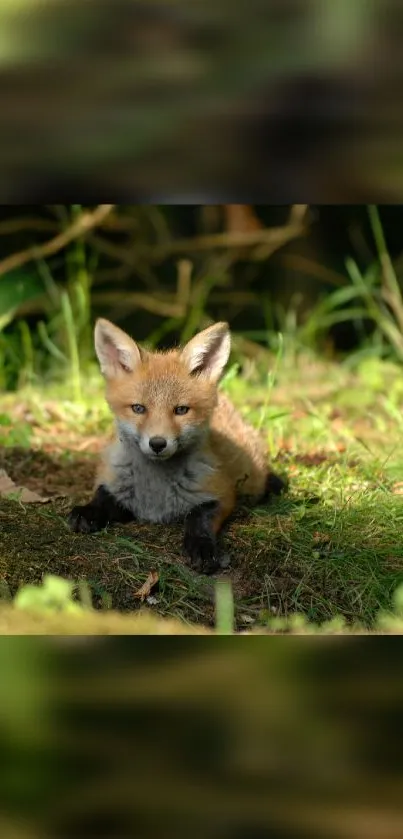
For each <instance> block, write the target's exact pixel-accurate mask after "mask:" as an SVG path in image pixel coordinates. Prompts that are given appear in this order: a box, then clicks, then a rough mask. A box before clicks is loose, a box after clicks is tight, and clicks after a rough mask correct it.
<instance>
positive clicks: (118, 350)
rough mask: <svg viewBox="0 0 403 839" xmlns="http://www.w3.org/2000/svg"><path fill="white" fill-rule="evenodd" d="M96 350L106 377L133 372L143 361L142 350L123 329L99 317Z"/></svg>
mask: <svg viewBox="0 0 403 839" xmlns="http://www.w3.org/2000/svg"><path fill="white" fill-rule="evenodd" d="M94 339H95V352H96V354H97V356H98V361H99V364H100V366H101V371H102V373H103V375H104V376H105V378H106V379H113V378H115V377H116V376H119V375H124V374H125V373H132V372H133V370H134V369H135V367H137V365H138V364H140V363H141V351H140V349H139V347H138V346H137V344H136V343H135V341H133V339H132V338H130V336H129V335H127V334H126V332H123V329H119V327H118V326H115V325H114V324H113V323H111V322H110V321H109V320H105V319H104V318H99V319H98V320H97V322H96V324H95V332H94Z"/></svg>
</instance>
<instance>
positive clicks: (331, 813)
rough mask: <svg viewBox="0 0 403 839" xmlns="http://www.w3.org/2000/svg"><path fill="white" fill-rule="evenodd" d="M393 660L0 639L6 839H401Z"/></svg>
mask: <svg viewBox="0 0 403 839" xmlns="http://www.w3.org/2000/svg"><path fill="white" fill-rule="evenodd" d="M20 619H21V616H20ZM101 619H102V616H98V621H101ZM119 619H120V620H121V621H122V624H123V621H124V618H123V616H122V617H120V618H119ZM46 620H47V621H49V625H50V618H47V619H46ZM66 620H67V619H66ZM77 620H79V619H78V618H77ZM107 620H108V616H106V617H105V625H106V623H107ZM135 620H137V623H138V625H140V624H141V618H137V619H135ZM154 623H155V624H156V623H157V621H154ZM21 625H22V624H21ZM70 625H71V618H70V619H69V626H70ZM400 662H401V654H400V645H399V644H392V643H389V644H388V645H387V648H386V647H385V641H384V639H383V640H381V639H377V638H372V639H368V638H367V639H362V638H349V642H348V643H347V642H346V639H345V638H344V637H343V638H334V637H333V638H331V639H330V638H327V639H326V638H320V639H317V638H304V639H297V638H289V639H287V641H286V640H285V639H284V638H280V637H272V638H271V639H270V643H268V639H267V638H265V639H264V638H262V637H260V638H259V637H252V636H249V637H248V638H247V639H246V638H245V639H243V640H242V639H238V640H237V641H236V640H235V639H234V638H231V637H223V636H222V637H218V638H215V641H214V643H213V644H212V643H211V638H200V637H199V638H194V637H192V638H183V637H182V638H177V639H176V640H175V643H173V639H172V638H171V639H169V641H168V639H167V638H166V639H165V640H164V639H151V638H149V639H148V640H147V643H145V641H144V639H141V641H139V642H136V640H135V639H134V638H124V637H121V638H119V639H117V638H108V637H102V638H94V637H83V636H80V637H77V638H71V637H70V638H69V637H67V636H65V637H61V636H59V637H53V638H51V639H50V638H49V639H29V638H19V639H16V638H14V639H3V642H2V643H1V644H0V668H1V673H2V679H1V681H0V693H1V695H2V696H5V698H6V700H5V702H2V703H1V712H2V713H1V715H0V751H1V756H2V761H1V769H2V771H1V782H2V784H1V805H2V806H1V815H0V827H1V828H2V832H3V835H4V836H7V837H11V839H14V837H15V839H17V837H18V838H19V839H39V837H41V839H43V837H60V839H62V837H63V839H64V837H65V839H67V837H69V838H70V837H72V836H74V837H77V839H81V837H84V836H85V837H98V839H99V837H103V839H112V838H113V839H115V837H119V839H126V837H127V839H129V837H133V836H142V837H147V836H152V837H153V839H159V837H164V839H171V837H172V839H181V837H182V836H183V837H188V836H189V835H191V836H192V837H195V839H202V837H203V839H204V837H211V839H263V837H268V836H269V837H270V836H273V837H274V836H275V837H276V839H286V837H287V839H290V837H296V839H306V837H310V836H313V835H314V836H317V837H320V838H321V837H324V839H326V837H334V839H358V837H365V839H380V837H382V839H383V837H388V839H399V837H400V836H401V783H402V760H401V749H400V739H399V737H398V736H397V733H398V731H399V730H400V726H401V722H402V703H401V698H402V675H401V666H400Z"/></svg>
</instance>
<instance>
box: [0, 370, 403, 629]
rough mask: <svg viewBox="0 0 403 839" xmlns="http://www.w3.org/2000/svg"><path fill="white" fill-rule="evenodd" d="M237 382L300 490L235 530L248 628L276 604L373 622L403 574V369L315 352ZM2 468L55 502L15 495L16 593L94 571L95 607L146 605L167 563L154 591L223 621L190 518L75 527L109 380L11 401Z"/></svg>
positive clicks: (176, 609) (1, 566)
mask: <svg viewBox="0 0 403 839" xmlns="http://www.w3.org/2000/svg"><path fill="white" fill-rule="evenodd" d="M226 388H227V391H228V392H229V395H230V396H231V397H232V398H233V400H234V402H235V403H236V404H237V405H238V406H239V407H240V409H241V411H242V413H243V414H244V415H245V416H246V417H247V418H248V419H249V420H250V421H252V422H253V423H254V424H255V425H257V426H259V427H260V429H261V432H262V434H263V435H264V436H265V437H266V439H267V443H268V447H269V451H270V453H271V457H272V461H273V464H274V467H275V469H276V470H277V471H279V472H280V473H282V474H285V475H286V476H287V477H288V480H289V491H288V493H287V494H286V495H284V496H283V497H281V498H279V499H275V500H273V501H272V502H271V503H270V504H269V505H268V506H266V507H262V508H259V509H255V510H247V509H239V510H238V511H237V512H236V514H235V516H234V517H233V519H232V521H231V522H230V523H229V525H228V527H227V529H226V532H225V534H224V536H223V540H224V542H225V546H226V549H227V550H228V552H229V553H230V555H231V557H232V562H231V567H230V569H229V570H228V571H226V572H224V573H223V574H222V575H221V576H222V578H225V579H229V580H230V581H231V583H232V587H233V595H234V607H235V621H236V627H237V628H238V629H249V628H254V627H256V628H258V627H261V626H265V625H266V624H267V622H268V620H270V619H271V618H273V616H276V617H282V616H285V617H287V616H290V615H292V614H294V613H296V612H298V613H302V614H304V615H305V616H306V617H307V618H308V619H309V620H311V621H314V622H315V623H321V622H322V621H326V620H329V619H331V618H333V617H334V616H336V615H341V616H343V617H344V618H345V619H346V620H347V622H348V623H349V624H350V625H354V624H356V623H357V622H358V623H360V624H362V625H363V626H365V627H371V625H372V624H373V621H374V618H375V616H376V614H377V613H378V612H379V610H381V609H388V608H389V607H390V604H391V598H392V594H393V592H394V591H395V589H396V588H397V587H398V585H399V584H400V583H401V582H402V581H403V496H402V495H401V494H400V491H401V489H402V487H403V484H402V485H400V481H403V450H402V445H401V444H402V439H403V412H402V411H401V409H402V407H403V377H402V375H401V371H400V369H398V368H395V367H394V366H393V365H389V364H386V363H381V362H378V361H371V362H366V363H365V364H363V365H362V366H361V367H360V368H359V369H358V370H356V371H355V372H351V371H349V370H348V369H346V368H344V367H343V366H342V365H340V364H331V363H324V362H318V361H317V360H315V359H314V358H311V357H308V356H304V357H300V358H292V359H291V358H289V359H287V357H286V358H285V361H284V362H283V363H282V365H281V369H280V370H279V372H278V376H277V382H276V383H275V386H274V387H273V388H272V387H271V386H270V383H269V382H266V381H263V380H262V378H261V377H259V376H257V374H256V373H253V372H252V373H249V374H248V375H246V376H244V377H232V378H231V377H229V379H228V381H227V384H226ZM0 423H1V424H0V444H1V443H2V444H3V445H2V448H1V449H0V468H1V467H2V468H5V469H6V470H7V472H8V474H9V475H10V476H11V477H12V478H13V480H14V481H15V482H16V483H17V484H18V485H24V486H26V487H28V488H30V489H34V490H36V491H38V492H40V493H41V494H43V495H51V496H54V500H52V501H50V502H49V503H47V504H26V505H22V504H21V503H20V502H18V501H15V500H8V499H5V498H3V499H1V502H0V575H1V578H2V580H3V585H4V584H6V587H8V590H9V592H10V593H11V595H14V594H15V593H16V591H17V590H18V589H19V588H20V587H21V586H22V585H24V584H27V583H32V582H40V581H41V579H42V577H43V575H44V574H49V573H51V574H56V575H59V576H62V577H65V578H68V579H72V580H75V581H79V580H86V581H87V583H88V586H89V589H90V591H91V595H92V601H93V605H94V606H95V607H97V608H100V609H111V608H112V609H113V610H118V611H123V612H132V611H136V610H138V609H140V608H141V603H140V601H139V599H138V598H136V597H135V592H136V590H137V589H138V588H139V587H140V586H141V585H142V584H143V583H144V581H145V579H146V578H147V575H148V574H149V572H150V571H151V570H156V571H157V572H158V574H159V585H158V587H157V590H155V591H153V592H152V598H151V600H149V601H148V602H146V605H147V608H148V609H151V610H153V611H154V612H156V613H158V614H160V615H164V616H169V617H171V618H179V619H180V620H182V621H185V623H187V624H194V623H196V624H200V625H205V626H212V625H213V623H214V579H212V578H205V577H201V576H198V575H195V574H194V573H193V572H192V571H191V570H190V569H189V568H188V567H187V565H186V562H185V559H184V557H183V554H182V550H181V543H182V528H181V527H177V526H175V527H169V528H168V527H165V526H164V527H161V526H155V525H152V526H151V525H150V526H148V525H136V524H133V525H126V526H124V527H123V526H122V527H114V528H110V529H109V530H108V531H107V532H103V533H101V534H99V535H95V536H83V535H79V534H72V533H70V531H69V530H68V528H67V526H66V523H65V515H66V513H67V512H68V510H69V508H70V507H71V506H72V504H74V503H76V502H77V501H82V500H85V499H86V498H87V497H89V495H90V493H91V486H92V481H93V472H94V466H95V461H96V456H97V453H98V451H99V449H100V448H101V447H102V446H103V445H104V442H105V439H106V434H107V432H108V429H109V427H110V417H109V414H108V411H107V408H106V406H105V403H104V400H103V396H102V386H101V384H100V382H99V381H98V380H95V382H94V383H92V382H91V383H90V384H89V385H88V388H87V392H86V398H85V400H84V399H83V401H82V403H81V404H78V405H77V404H75V403H72V402H70V401H69V400H66V398H65V396H64V395H63V393H62V392H61V391H57V390H55V389H53V390H52V391H48V392H45V391H43V390H40V389H39V390H38V389H37V390H35V389H31V390H30V391H25V392H20V393H19V394H18V395H17V396H15V395H10V396H8V397H6V398H4V399H3V406H2V409H1V416H0Z"/></svg>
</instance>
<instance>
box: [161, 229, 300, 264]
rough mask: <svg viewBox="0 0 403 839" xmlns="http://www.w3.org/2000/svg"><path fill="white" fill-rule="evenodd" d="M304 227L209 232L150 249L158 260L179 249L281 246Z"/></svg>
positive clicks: (177, 251)
mask: <svg viewBox="0 0 403 839" xmlns="http://www.w3.org/2000/svg"><path fill="white" fill-rule="evenodd" d="M304 232H305V228H304V227H303V226H302V225H288V226H286V227H272V228H269V229H267V228H264V229H263V230H247V231H246V232H241V231H239V232H236V233H211V234H209V235H207V236H195V237H194V238H193V239H177V240H176V241H174V242H169V243H168V244H166V245H161V246H160V245H157V246H156V247H154V248H152V249H151V254H152V258H153V260H156V261H159V260H160V259H164V257H165V256H169V255H171V254H175V253H180V252H181V251H208V250H214V249H215V248H244V247H251V248H253V247H255V246H256V245H271V246H273V247H276V248H280V247H282V245H284V244H285V243H286V242H289V241H290V239H294V238H295V237H297V236H302V234H303V233H304Z"/></svg>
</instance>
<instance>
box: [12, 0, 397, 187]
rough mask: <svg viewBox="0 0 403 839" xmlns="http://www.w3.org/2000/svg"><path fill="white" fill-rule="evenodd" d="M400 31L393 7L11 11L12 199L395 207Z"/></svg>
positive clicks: (125, 2) (125, 1)
mask: <svg viewBox="0 0 403 839" xmlns="http://www.w3.org/2000/svg"><path fill="white" fill-rule="evenodd" d="M402 24H403V13H402V9H401V6H400V4H398V3H396V0H383V2H382V3H375V2H368V1H367V0H354V2H351V0H338V2H337V3H335V2H331V0H287V2H284V0H271V2H270V3H267V1H266V0H238V2H237V3H236V4H234V3H233V2H232V0H221V2H220V3H219V4H217V3H214V2H213V0H197V2H192V3H189V2H188V0H106V2H103V3H102V4H95V3H88V2H87V3H83V2H81V0H80V1H79V0H69V2H67V0H64V2H61V0H47V2H46V3H44V2H43V0H7V2H6V0H3V2H2V4H1V12H0V73H1V80H2V90H3V91H4V105H3V118H4V123H5V128H4V131H3V132H2V136H1V139H0V149H1V160H2V163H3V167H4V170H3V172H2V176H3V177H2V189H3V201H4V200H5V201H10V200H13V201H25V202H27V203H33V202H38V201H43V200H48V194H49V193H52V194H53V195H55V194H57V195H61V194H63V195H65V196H66V197H67V200H75V199H74V195H77V194H80V195H85V197H86V200H87V201H88V200H93V201H97V200H99V197H100V195H101V194H103V195H105V194H111V189H113V192H114V194H115V195H116V194H118V195H119V199H118V200H120V201H132V200H146V201H158V200H161V197H162V196H164V200H167V201H169V200H180V196H181V195H182V196H184V195H185V194H186V196H187V198H188V200H194V197H195V196H197V195H198V196H199V197H198V199H196V200H199V201H203V200H204V201H217V200H220V199H221V198H222V196H223V195H225V194H227V195H228V194H229V193H230V194H231V195H237V196H238V197H239V196H240V195H241V196H242V198H244V196H245V194H248V195H251V194H252V195H254V196H258V197H259V198H260V199H262V196H265V195H266V196H267V194H270V195H271V196H273V200H277V201H289V200H290V198H292V197H293V198H295V196H299V197H303V198H304V197H306V196H307V195H308V194H309V196H310V197H311V198H313V199H314V200H316V201H318V200H319V201H320V200H323V199H324V197H326V198H327V200H333V201H340V200H344V201H355V202H357V201H367V200H369V196H370V195H371V196H372V200H374V198H375V200H379V201H382V200H391V201H394V200H398V199H399V197H400V196H401V195H402V190H403V171H402V165H401V141H402V119H401V108H400V90H401V82H402V62H401V48H400V43H401V33H402ZM375 62H376V67H377V72H376V73H374V72H373V67H374V64H375ZM26 138H29V143H27V142H26ZM44 149H46V154H44ZM78 184H80V187H81V189H80V190H78ZM192 196H193V199H192ZM375 196H376V197H375Z"/></svg>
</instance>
